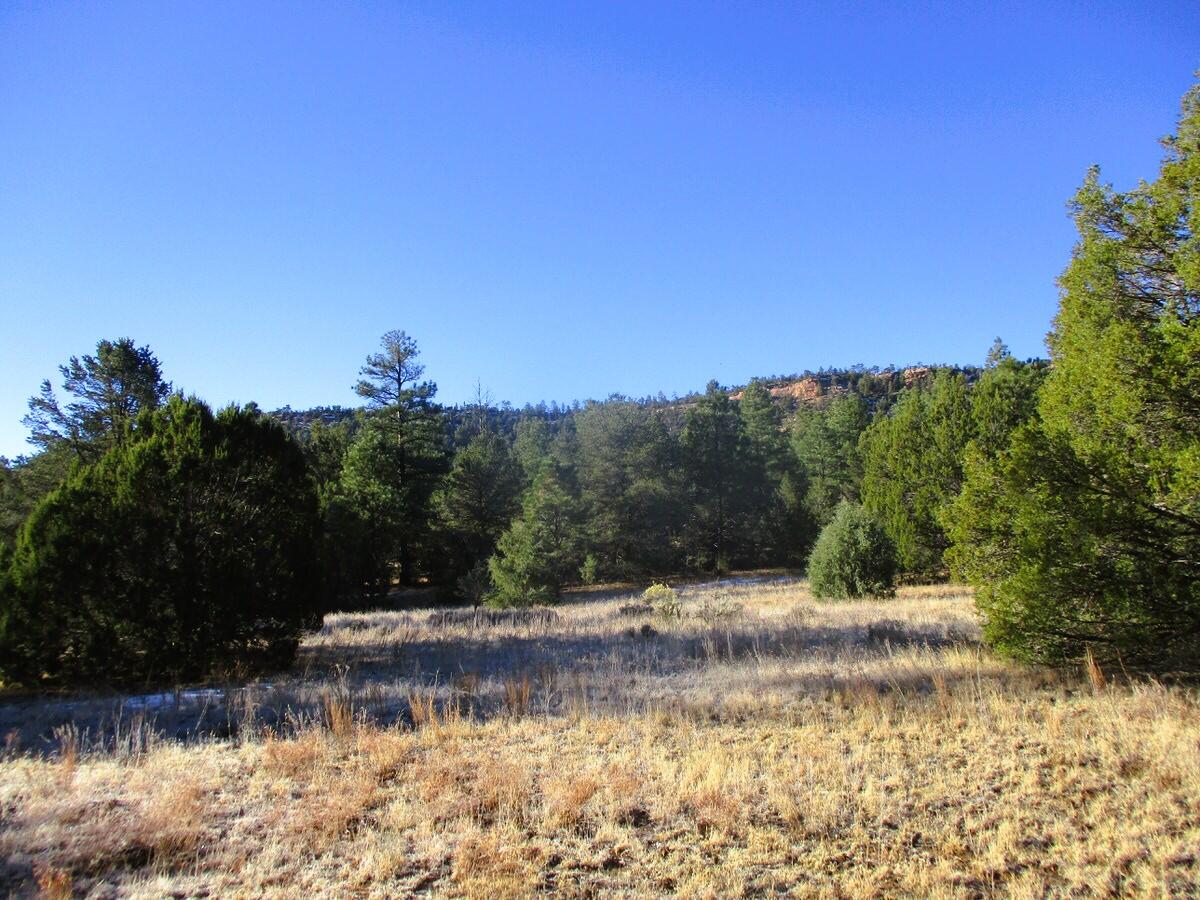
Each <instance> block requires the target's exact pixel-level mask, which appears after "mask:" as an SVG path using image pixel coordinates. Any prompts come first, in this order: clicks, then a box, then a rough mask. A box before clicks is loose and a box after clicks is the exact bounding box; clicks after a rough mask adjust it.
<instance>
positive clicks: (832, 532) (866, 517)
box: [808, 500, 896, 600]
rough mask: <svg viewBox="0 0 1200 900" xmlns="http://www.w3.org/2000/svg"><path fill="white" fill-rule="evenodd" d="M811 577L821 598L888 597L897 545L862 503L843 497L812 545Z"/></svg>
mask: <svg viewBox="0 0 1200 900" xmlns="http://www.w3.org/2000/svg"><path fill="white" fill-rule="evenodd" d="M808 579H809V585H810V587H811V588H812V592H813V596H814V597H816V598H818V599H829V600H848V599H854V598H857V597H889V596H891V595H892V594H893V593H894V592H895V582H896V548H895V545H894V544H892V541H891V538H889V537H888V536H887V532H886V531H885V530H884V529H883V527H882V526H880V525H879V523H878V522H876V521H875V520H874V519H873V518H872V517H871V515H870V514H869V513H868V512H867V511H866V510H865V509H863V508H862V506H861V505H859V504H857V503H851V502H849V501H846V500H843V501H842V502H841V503H840V504H839V505H838V508H837V510H835V512H834V514H833V518H832V519H831V520H830V522H829V524H828V525H826V526H825V527H824V528H823V529H822V530H821V536H820V537H818V538H817V543H816V545H815V546H814V547H813V551H812V556H811V557H810V558H809V561H808Z"/></svg>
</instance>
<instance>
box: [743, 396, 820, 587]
mask: <svg viewBox="0 0 1200 900" xmlns="http://www.w3.org/2000/svg"><path fill="white" fill-rule="evenodd" d="M738 414H739V416H740V417H741V420H742V427H743V430H744V433H745V436H746V445H745V446H746V452H745V472H744V481H745V491H746V498H747V501H748V505H749V507H750V509H749V516H748V519H749V521H748V522H747V535H746V536H747V538H748V540H749V542H750V544H751V546H750V547H749V548H747V551H746V553H747V555H746V561H747V563H748V564H749V565H755V566H758V565H781V564H786V563H792V562H798V561H800V560H802V559H803V558H804V556H805V555H806V554H807V551H808V547H809V544H810V542H811V539H812V521H811V518H810V516H809V515H808V511H807V509H806V508H805V506H804V500H803V496H804V487H805V485H804V482H803V476H802V473H801V469H800V467H799V465H798V462H797V460H796V457H795V455H794V454H793V453H792V451H791V448H790V447H789V445H788V435H787V431H786V430H785V429H784V426H783V411H782V410H781V409H780V408H779V405H778V404H777V403H776V402H775V399H774V398H773V397H772V396H771V392H770V390H769V389H768V388H767V387H766V385H764V384H763V383H762V382H761V381H752V382H750V384H749V385H748V386H747V387H746V389H745V390H744V391H743V392H742V396H741V399H740V400H739V401H738Z"/></svg>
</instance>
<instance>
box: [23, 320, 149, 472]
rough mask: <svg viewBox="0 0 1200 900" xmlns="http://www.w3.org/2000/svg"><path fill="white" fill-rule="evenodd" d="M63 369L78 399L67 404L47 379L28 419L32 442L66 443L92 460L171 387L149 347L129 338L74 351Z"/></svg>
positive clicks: (43, 445) (69, 388) (32, 401)
mask: <svg viewBox="0 0 1200 900" xmlns="http://www.w3.org/2000/svg"><path fill="white" fill-rule="evenodd" d="M58 370H59V372H60V373H61V375H62V379H63V382H62V387H63V391H64V393H66V394H67V395H68V396H70V397H72V398H74V399H72V400H70V401H69V402H67V403H66V405H65V406H64V405H62V404H61V403H60V401H59V399H58V396H57V395H56V394H55V392H54V388H53V387H51V385H50V381H49V379H47V380H46V381H43V382H42V387H41V390H40V391H39V393H38V394H37V396H35V397H31V398H30V399H29V414H28V415H27V416H26V417H25V418H24V420H23V422H24V424H25V426H26V427H27V428H28V429H29V432H30V434H29V440H30V443H33V444H35V445H37V446H38V447H39V448H40V449H42V450H46V449H49V448H51V447H60V446H66V447H68V448H70V450H71V451H72V452H74V453H75V454H76V455H77V456H80V457H82V458H85V459H87V460H88V461H92V460H95V459H97V458H98V457H99V456H100V455H101V454H103V453H104V451H105V450H107V449H108V448H109V447H111V446H113V445H115V444H120V443H122V442H123V441H124V440H125V438H126V436H127V434H128V431H129V427H130V426H131V425H132V424H133V422H134V421H135V420H136V419H137V417H138V415H139V414H140V413H141V412H143V411H146V410H153V409H156V408H157V407H158V406H159V405H161V404H162V402H163V401H164V400H165V399H166V397H167V395H168V394H169V393H170V392H171V386H170V385H169V384H167V383H166V382H165V381H163V378H162V369H161V368H160V366H159V363H158V360H157V359H156V358H155V356H154V354H153V353H152V352H150V348H149V347H137V346H135V345H134V343H133V340H132V339H130V338H119V339H118V340H116V341H100V343H98V344H97V345H96V355H95V356H90V355H86V354H85V355H84V356H83V357H82V358H80V357H78V356H72V357H71V359H70V361H69V362H68V363H67V364H66V365H64V366H59V367H58Z"/></svg>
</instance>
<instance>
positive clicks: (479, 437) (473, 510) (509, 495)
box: [434, 427, 521, 569]
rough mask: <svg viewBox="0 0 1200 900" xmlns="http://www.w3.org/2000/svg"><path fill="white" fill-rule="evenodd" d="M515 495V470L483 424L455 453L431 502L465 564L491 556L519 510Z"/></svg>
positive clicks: (518, 484)
mask: <svg viewBox="0 0 1200 900" xmlns="http://www.w3.org/2000/svg"><path fill="white" fill-rule="evenodd" d="M520 493H521V473H520V468H519V467H518V466H517V464H516V462H515V461H514V460H513V458H512V455H511V454H510V453H509V449H508V443H507V442H506V441H505V440H504V438H502V437H501V436H500V435H498V434H496V433H495V432H494V431H490V430H487V429H486V427H485V430H483V431H481V432H480V433H478V434H476V435H475V437H473V438H471V440H470V442H469V443H468V444H467V446H466V447H464V448H463V449H462V450H460V451H459V452H458V453H457V454H455V456H454V462H453V463H452V464H451V466H450V472H449V474H447V475H446V477H445V479H444V480H443V482H442V485H441V487H440V488H439V489H438V492H437V494H436V495H435V497H434V506H435V508H436V509H437V513H438V518H439V519H440V521H441V524H442V525H443V527H444V528H446V529H447V530H449V531H450V532H451V533H452V534H453V535H454V536H455V538H456V539H457V540H458V541H459V542H460V544H461V545H462V547H463V549H464V551H465V556H466V559H465V568H468V569H469V568H470V567H471V566H472V565H474V563H475V562H476V561H478V560H481V559H487V557H489V556H490V555H491V554H492V551H493V550H494V549H495V546H496V540H497V539H498V538H499V537H500V535H501V534H502V533H503V532H504V530H505V529H506V528H507V527H508V525H509V523H510V522H511V521H512V518H513V516H514V515H516V513H517V511H518V509H519V508H520Z"/></svg>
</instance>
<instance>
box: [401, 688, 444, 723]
mask: <svg viewBox="0 0 1200 900" xmlns="http://www.w3.org/2000/svg"><path fill="white" fill-rule="evenodd" d="M408 714H409V717H410V718H411V719H412V723H413V727H414V728H423V727H425V726H426V725H437V724H438V711H437V693H436V692H434V691H432V690H429V691H421V690H410V691H409V692H408Z"/></svg>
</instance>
